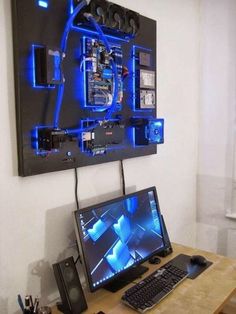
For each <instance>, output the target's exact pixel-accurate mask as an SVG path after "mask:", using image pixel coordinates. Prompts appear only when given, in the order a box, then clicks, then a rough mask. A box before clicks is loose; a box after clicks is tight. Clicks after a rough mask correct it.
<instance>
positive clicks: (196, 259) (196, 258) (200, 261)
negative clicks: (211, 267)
mask: <svg viewBox="0 0 236 314" xmlns="http://www.w3.org/2000/svg"><path fill="white" fill-rule="evenodd" d="M190 261H191V263H192V264H196V265H200V266H206V264H207V260H206V258H205V257H204V256H201V255H193V256H191V258H190Z"/></svg>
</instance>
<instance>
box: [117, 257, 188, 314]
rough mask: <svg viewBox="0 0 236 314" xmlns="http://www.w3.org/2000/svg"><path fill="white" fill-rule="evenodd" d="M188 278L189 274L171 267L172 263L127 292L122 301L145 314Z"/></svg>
mask: <svg viewBox="0 0 236 314" xmlns="http://www.w3.org/2000/svg"><path fill="white" fill-rule="evenodd" d="M187 276H188V272H186V271H183V270H182V269H179V268H178V267H176V266H173V265H171V261H170V262H169V263H167V264H165V265H163V266H162V267H161V268H159V269H158V270H156V271H154V272H153V273H152V274H151V275H149V276H148V277H146V278H145V279H144V280H142V281H140V282H139V283H138V284H136V285H135V286H133V287H132V288H130V289H128V290H126V292H125V293H124V295H123V296H122V298H121V300H122V302H123V303H125V304H126V305H128V306H130V307H132V308H133V309H135V310H136V311H138V312H140V313H144V312H146V311H147V310H150V309H151V308H152V307H154V306H155V305H156V304H158V303H159V302H160V301H161V300H162V299H163V298H165V297H166V296H167V295H168V294H169V293H171V292H172V291H173V290H174V289H175V287H176V286H177V285H178V284H179V283H181V282H182V281H183V280H185V279H186V278H187Z"/></svg>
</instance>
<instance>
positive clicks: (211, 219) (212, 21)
mask: <svg viewBox="0 0 236 314" xmlns="http://www.w3.org/2000/svg"><path fill="white" fill-rule="evenodd" d="M200 12H201V33H200V38H201V45H200V49H201V65H202V66H201V88H200V121H199V167H198V193H197V200H198V204H197V222H198V229H197V246H199V247H201V248H203V249H207V250H212V251H215V252H218V253H221V254H225V255H229V256H232V257H236V252H235V250H233V248H235V243H236V233H235V230H236V224H235V221H230V220H229V219H227V218H225V214H226V211H227V210H228V209H230V207H231V205H232V204H231V193H230V191H231V187H232V183H233V175H234V174H233V136H234V132H235V118H236V116H235V112H236V109H235V108H236V89H235V86H236V58H235V56H236V36H235V34H236V19H235V16H236V1H235V0H224V1H222V0H202V1H201V11H200Z"/></svg>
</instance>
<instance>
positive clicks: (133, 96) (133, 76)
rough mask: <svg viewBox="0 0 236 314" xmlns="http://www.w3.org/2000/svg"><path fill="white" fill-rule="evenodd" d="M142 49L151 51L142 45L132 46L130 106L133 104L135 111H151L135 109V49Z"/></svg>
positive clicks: (149, 110)
mask: <svg viewBox="0 0 236 314" xmlns="http://www.w3.org/2000/svg"><path fill="white" fill-rule="evenodd" d="M137 49H138V50H142V51H147V52H152V49H149V48H146V47H142V46H137V45H134V46H133V48H132V68H133V69H132V73H133V75H132V80H133V84H132V89H133V91H132V99H133V101H132V106H133V111H136V112H151V111H152V110H153V109H146V108H145V109H137V107H136V81H137V78H136V50H137Z"/></svg>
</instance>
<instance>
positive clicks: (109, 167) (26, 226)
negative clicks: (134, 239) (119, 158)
mask: <svg viewBox="0 0 236 314" xmlns="http://www.w3.org/2000/svg"><path fill="white" fill-rule="evenodd" d="M26 1H27V0H26ZM116 2H117V3H120V4H121V5H124V6H127V7H129V8H131V9H134V10H137V11H138V12H140V13H142V14H144V15H147V16H149V17H151V18H154V19H156V20H158V46H157V48H158V81H159V85H158V94H159V95H158V98H159V106H158V115H159V116H160V117H165V119H166V143H165V145H163V146H161V147H160V148H159V152H158V155H155V156H151V157H145V158H137V159H130V160H127V161H125V175H126V181H127V187H128V188H129V189H128V190H133V189H134V188H136V189H141V188H145V187H148V186H151V185H156V186H157V188H158V191H159V199H160V204H161V208H162V211H163V213H164V215H165V217H166V221H167V225H168V229H169V232H170V236H171V239H172V240H174V241H177V242H180V243H184V244H189V245H194V244H195V219H196V206H195V203H196V198H195V194H196V193H195V192H196V169H197V158H196V155H197V125H198V85H199V84H198V83H199V49H198V48H199V3H198V0H174V1H173V0H165V1H163V0H155V1H154V0H146V1H143V0H136V1H131V0H125V1H124V0H123V1H121V0H120V1H116ZM11 38H12V33H11V14H10V1H9V0H1V1H0V43H1V49H0V60H1V62H0V95H1V105H0V134H1V136H0V147H1V157H0V223H1V226H0V236H1V241H0V312H1V313H2V314H12V313H18V307H17V304H16V295H17V294H18V293H19V292H20V293H21V294H22V295H25V294H26V293H32V294H33V295H37V294H38V295H40V296H42V301H43V302H44V303H47V302H49V301H50V300H51V299H53V297H54V292H55V291H56V286H55V282H54V279H53V275H52V273H51V268H50V265H51V264H52V263H53V262H55V261H57V260H59V259H62V258H64V257H66V256H68V255H70V254H72V253H74V254H75V255H76V253H75V251H74V250H71V249H69V246H70V245H71V243H73V241H74V232H73V224H72V219H71V212H72V210H73V209H74V208H75V204H74V175H73V171H72V170H69V171H63V172H57V173H51V174H45V175H39V176H35V177H28V178H20V177H18V176H17V151H16V136H15V133H16V130H15V111H14V86H13V61H12V59H13V57H12V39H11ZM119 194H120V177H119V165H118V163H116V162H115V163H108V164H104V165H100V166H93V167H87V168H82V169H79V197H80V201H81V205H82V206H85V205H88V204H89V203H95V202H98V201H101V200H104V199H107V198H111V197H113V196H116V195H119Z"/></svg>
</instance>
